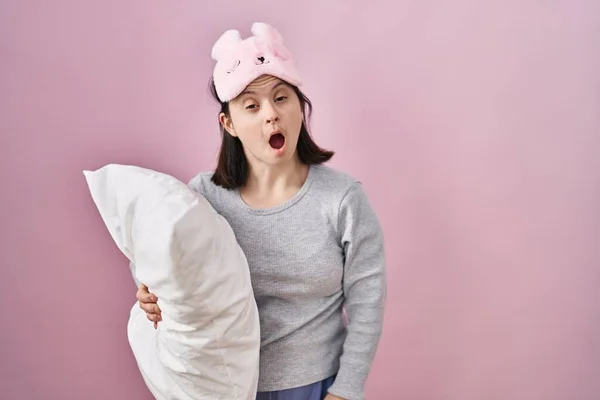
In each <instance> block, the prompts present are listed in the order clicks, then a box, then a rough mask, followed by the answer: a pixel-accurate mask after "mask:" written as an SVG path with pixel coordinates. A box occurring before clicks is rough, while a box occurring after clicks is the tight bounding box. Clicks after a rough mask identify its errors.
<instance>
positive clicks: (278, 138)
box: [269, 133, 285, 150]
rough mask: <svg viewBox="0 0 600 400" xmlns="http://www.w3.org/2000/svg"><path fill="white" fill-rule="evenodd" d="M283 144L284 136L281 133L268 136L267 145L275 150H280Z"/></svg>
mask: <svg viewBox="0 0 600 400" xmlns="http://www.w3.org/2000/svg"><path fill="white" fill-rule="evenodd" d="M284 144H285V136H283V135H282V134H281V133H275V134H273V135H271V137H270V138H269V145H271V147H272V148H274V149H275V150H280V149H281V148H282V147H283V145H284Z"/></svg>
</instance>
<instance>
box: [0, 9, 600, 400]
mask: <svg viewBox="0 0 600 400" xmlns="http://www.w3.org/2000/svg"><path fill="white" fill-rule="evenodd" d="M329 4H331V7H332V8H331V9H330V10H327V8H326V7H327V5H329ZM394 4H396V5H394V6H392V2H389V3H388V2H387V1H384V0H371V1H367V2H348V1H338V2H333V1H329V2H327V1H321V0H304V1H294V2H290V1H282V2H273V1H271V2H267V1H252V2H249V1H241V0H239V1H226V2H217V1H213V2H208V1H204V2H200V1H195V2H192V1H169V2H166V1H163V2H152V1H138V2H134V1H123V0H119V1H116V0H104V1H95V2H89V1H86V2H84V1H76V0H70V1H69V0H55V1H31V0H28V1H23V0H13V1H2V2H0V68H1V70H0V72H1V73H0V134H1V136H0V160H1V161H0V163H1V164H0V174H1V175H0V179H1V182H2V197H1V207H0V221H1V228H0V229H1V240H0V266H1V269H0V399H2V400H5V399H6V400H38V399H40V400H42V399H43V400H54V399H56V400H65V399H77V400H96V399H98V400H100V399H111V400H121V399H123V400H125V399H128V400H129V399H136V400H137V399H149V398H150V396H149V395H148V392H147V390H146V389H145V387H144V385H143V383H142V380H141V378H140V376H139V373H138V371H137V369H136V366H135V363H134V360H133V358H132V355H131V352H130V350H129V347H128V343H127V339H126V332H125V326H126V322H127V317H128V311H129V308H130V306H131V305H132V303H133V302H134V295H135V287H134V285H133V282H132V279H131V275H130V273H129V270H128V269H127V263H126V260H125V258H124V256H122V255H121V253H119V252H118V250H117V248H116V246H115V245H114V244H113V242H112V241H111V239H110V237H109V235H108V233H107V231H106V230H105V228H104V226H103V225H102V223H101V221H100V219H99V216H98V215H97V212H96V209H95V208H94V205H93V203H92V201H91V198H90V196H89V193H88V192H87V188H86V186H85V182H84V178H83V175H82V173H81V171H82V170H83V169H94V168H98V167H100V166H102V165H104V164H106V163H109V162H119V163H131V164H138V165H141V166H146V167H150V168H154V169H158V170H161V171H163V172H167V173H171V174H174V175H175V176H177V177H179V178H180V179H182V180H187V179H189V178H190V177H191V176H192V175H193V174H195V173H196V172H198V171H200V170H206V169H209V168H211V167H212V166H213V163H214V159H215V151H216V148H217V145H218V133H217V119H216V114H215V112H216V109H215V106H214V104H213V103H212V101H211V100H210V99H209V97H208V96H207V92H206V85H207V80H208V78H209V75H210V71H211V66H212V62H211V60H210V47H211V45H212V43H213V41H214V40H215V39H216V38H217V37H218V35H219V34H220V33H221V32H222V31H223V30H225V29H227V28H231V27H236V28H239V29H240V30H242V33H243V35H244V36H245V35H247V34H248V32H249V28H250V25H251V23H252V22H254V21H265V22H270V23H271V24H273V25H275V26H276V27H277V28H278V29H279V30H280V31H281V33H282V34H283V35H284V37H285V38H286V41H287V44H288V46H289V47H290V49H291V50H292V51H293V52H294V53H295V55H296V57H297V58H298V61H299V68H300V71H301V72H302V74H303V75H304V77H305V80H306V86H305V91H306V93H307V94H308V95H309V97H310V98H311V99H312V100H313V102H314V104H315V108H316V111H315V118H314V124H313V128H314V134H315V137H316V139H317V141H318V142H319V143H320V144H322V145H323V146H326V147H332V148H334V149H335V150H337V152H338V154H337V156H336V157H335V158H334V160H335V161H334V162H333V164H332V165H333V166H335V167H338V168H341V169H344V170H346V171H348V172H349V173H351V174H353V175H355V176H357V177H358V178H360V179H361V180H362V181H363V182H364V184H365V186H366V188H367V190H368V193H369V194H370V196H371V199H372V203H373V205H374V207H375V208H376V210H377V212H378V213H379V215H380V217H381V219H382V222H383V225H384V229H385V233H386V239H387V244H388V268H389V303H388V308H387V317H386V323H385V333H384V336H383V339H382V342H381V347H380V351H379V353H378V355H377V358H376V361H375V364H374V367H373V371H372V374H371V376H370V378H369V381H368V387H367V394H368V399H411V400H482V399H485V400H496V399H497V400H538V399H539V400H567V399H568V400H595V399H598V398H600V379H598V373H599V372H600V300H599V297H598V288H599V287H600V286H599V283H600V245H599V243H600V241H599V237H600V213H599V211H600V205H599V204H600V179H599V174H598V171H599V168H600V156H599V155H598V151H599V150H600V146H599V145H600V34H599V31H600V28H599V26H600V7H599V4H600V3H598V2H593V1H587V2H586V1H562V2H561V1H546V2H541V1H516V0H513V1H506V0H494V1H486V2H473V1H465V0H456V1H453V2H444V1H440V0H438V1H424V2H419V1H399V2H395V3H394Z"/></svg>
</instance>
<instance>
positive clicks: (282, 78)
mask: <svg viewBox="0 0 600 400" xmlns="http://www.w3.org/2000/svg"><path fill="white" fill-rule="evenodd" d="M252 32H253V34H254V36H252V37H250V38H248V39H246V40H242V39H241V38H240V36H239V33H238V32H237V31H232V30H230V31H227V32H225V33H224V34H223V35H222V36H221V38H220V39H219V40H218V41H217V43H216V44H215V46H214V47H213V52H212V55H213V58H214V59H215V60H216V61H217V62H216V65H215V70H214V74H213V79H212V93H213V95H214V97H215V99H216V100H217V101H218V102H219V103H220V105H221V111H220V113H219V123H220V127H221V134H222V144H221V149H220V154H219V159H218V163H217V168H216V170H215V171H214V172H207V173H201V174H199V175H197V176H196V177H195V178H193V179H192V180H191V181H190V183H189V185H190V187H191V188H192V189H194V190H196V191H197V192H198V193H200V194H201V195H202V196H204V197H205V198H206V199H207V200H208V201H209V202H210V203H211V205H212V206H213V207H214V208H215V210H216V211H217V212H219V213H220V214H221V215H222V216H223V217H225V218H226V219H227V221H228V222H229V224H230V225H231V227H232V228H233V230H234V232H235V234H236V238H237V240H238V242H239V244H240V246H241V248H242V249H243V251H244V253H245V255H246V257H247V259H248V264H249V266H250V272H251V276H252V285H253V289H254V293H255V297H256V302H257V305H258V308H259V314H260V323H261V355H260V377H259V393H258V394H257V399H258V400H263V399H273V400H321V399H327V400H339V399H347V400H359V399H363V398H364V384H365V380H366V378H367V375H368V373H369V370H370V367H371V363H372V360H373V357H374V355H375V352H376V349H377V345H378V342H379V338H380V335H381V329H382V320H383V307H384V298H385V270H384V248H383V235H382V231H381V228H380V224H379V222H378V219H377V217H376V215H375V213H374V212H373V210H372V208H371V206H370V205H369V202H368V199H367V197H366V195H365V193H364V191H363V189H362V187H361V185H360V183H359V182H357V181H356V180H355V179H353V178H351V177H349V176H348V175H346V174H343V173H341V172H338V171H335V170H333V169H332V168H329V167H326V166H324V165H323V163H325V162H326V161H328V160H329V159H331V157H332V156H333V152H331V151H326V150H323V149H321V148H320V147H318V146H317V145H316V144H315V143H314V142H313V140H312V139H311V137H310V135H309V132H308V129H307V128H308V125H307V119H308V118H307V117H308V116H309V115H310V112H311V110H312V106H311V103H310V101H309V100H308V98H306V97H305V96H304V94H302V92H301V91H300V90H299V88H298V86H299V85H300V84H301V81H300V78H299V77H298V74H297V72H296V70H295V68H294V64H293V59H292V57H291V55H290V54H289V52H288V51H287V49H286V48H285V47H284V46H283V40H282V38H281V36H280V35H279V33H278V32H277V31H275V30H274V29H273V28H272V27H270V26H268V25H266V24H259V23H257V24H254V25H253V28H252ZM137 298H138V300H139V302H140V306H141V308H142V309H143V310H144V311H146V313H147V315H148V319H150V320H151V321H154V323H155V326H156V324H157V323H158V322H159V321H160V319H161V317H160V309H159V308H158V306H157V304H156V301H157V299H156V296H154V295H153V294H151V293H149V292H148V288H147V287H145V286H144V285H141V286H140V289H139V291H138V293H137ZM343 307H344V308H345V309H346V313H347V317H348V318H347V319H348V323H347V324H344V323H343V318H342V308H343Z"/></svg>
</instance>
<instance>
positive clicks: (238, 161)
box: [209, 78, 335, 189]
mask: <svg viewBox="0 0 600 400" xmlns="http://www.w3.org/2000/svg"><path fill="white" fill-rule="evenodd" d="M290 86H291V87H292V88H293V89H294V92H295V93H296V95H297V96H298V99H299V100H300V106H301V107H302V126H301V127H300V135H299V137H298V144H297V147H296V153H297V154H298V159H299V160H300V162H301V163H303V164H306V165H313V164H322V163H325V162H327V161H329V160H330V159H331V157H333V155H334V154H335V153H334V152H333V151H330V150H324V149H322V148H321V147H319V146H317V144H316V143H315V142H314V141H313V140H312V138H311V136H310V133H309V131H308V121H309V119H310V115H311V114H312V103H311V102H310V100H309V99H308V97H306V96H305V95H304V93H302V92H301V91H300V89H298V87H296V86H293V85H290ZM209 89H210V93H211V95H212V96H213V98H214V99H215V100H216V101H217V102H218V103H219V104H220V106H221V111H220V112H219V114H220V113H224V114H225V115H229V103H228V102H222V101H221V100H219V97H218V96H217V91H216V88H215V84H214V81H213V79H212V78H211V79H210V82H209ZM219 128H220V130H221V149H220V150H219V158H218V161H217V168H216V169H215V172H214V174H213V176H212V178H211V180H212V182H213V183H215V184H216V185H218V186H221V187H224V188H225V189H237V188H240V187H243V186H244V185H245V184H246V181H247V180H248V171H249V168H248V160H247V159H246V154H245V153H244V148H243V147H242V142H241V141H240V139H239V138H237V137H234V136H231V135H230V134H229V133H228V132H227V131H226V130H225V128H224V127H223V126H222V125H221V124H219Z"/></svg>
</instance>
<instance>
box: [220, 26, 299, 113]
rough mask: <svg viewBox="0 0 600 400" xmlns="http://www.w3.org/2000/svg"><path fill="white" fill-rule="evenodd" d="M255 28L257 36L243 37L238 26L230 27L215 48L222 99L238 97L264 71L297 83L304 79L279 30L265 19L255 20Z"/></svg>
mask: <svg viewBox="0 0 600 400" xmlns="http://www.w3.org/2000/svg"><path fill="white" fill-rule="evenodd" d="M251 32H252V34H253V35H254V36H250V37H248V38H246V39H244V40H242V38H241V36H240V33H239V32H238V31H237V30H234V29H230V30H228V31H226V32H225V33H223V34H222V35H221V37H220V38H219V39H218V40H217V42H216V43H215V44H214V46H213V48H212V58H213V59H214V60H215V61H216V62H217V63H216V65H215V69H214V72H213V80H214V83H215V88H216V90H217V95H218V96H219V99H220V100H221V101H222V102H228V101H230V100H232V99H234V98H236V97H237V96H238V95H239V94H240V93H242V92H243V91H244V89H245V88H246V86H248V84H249V83H251V82H252V81H253V80H255V79H256V78H258V77H259V76H261V75H272V76H275V77H277V78H279V79H282V80H284V81H286V82H288V83H290V84H292V85H294V86H300V85H301V83H302V82H301V80H300V77H299V76H298V72H297V71H296V66H295V63H294V60H293V58H292V56H291V54H290V52H289V51H288V50H287V48H286V47H285V46H284V45H283V38H282V36H281V35H280V34H279V32H277V30H275V28H273V27H272V26H270V25H268V24H265V23H262V22H256V23H254V24H253V25H252V30H251Z"/></svg>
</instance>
